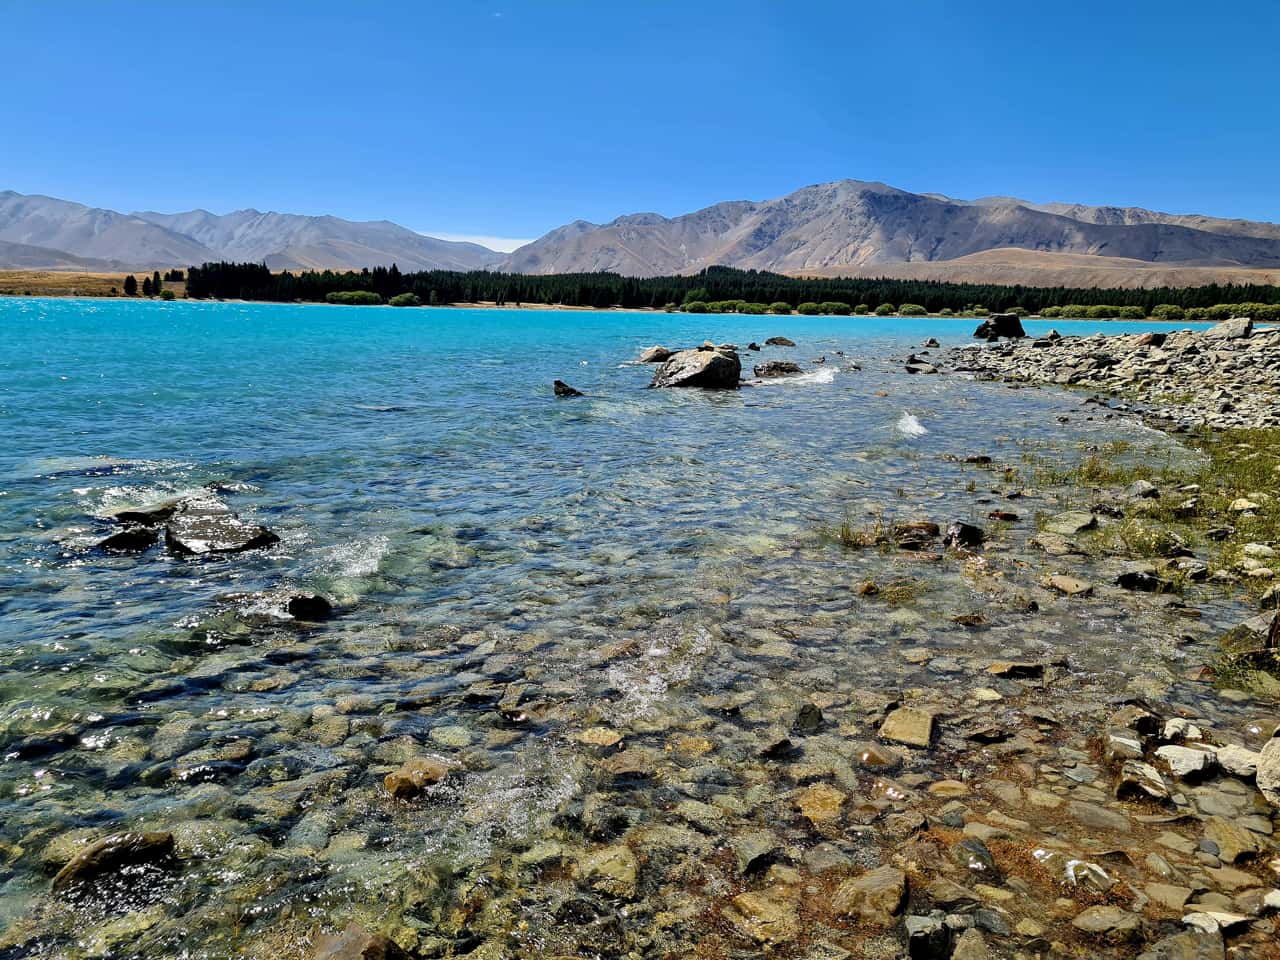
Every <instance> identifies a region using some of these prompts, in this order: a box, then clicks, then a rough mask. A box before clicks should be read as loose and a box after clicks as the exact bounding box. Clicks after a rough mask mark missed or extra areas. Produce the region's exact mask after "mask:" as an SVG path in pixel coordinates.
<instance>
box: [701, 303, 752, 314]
mask: <svg viewBox="0 0 1280 960" xmlns="http://www.w3.org/2000/svg"><path fill="white" fill-rule="evenodd" d="M742 307H743V301H741V300H712V301H711V302H710V303H708V304H707V313H741V312H742Z"/></svg>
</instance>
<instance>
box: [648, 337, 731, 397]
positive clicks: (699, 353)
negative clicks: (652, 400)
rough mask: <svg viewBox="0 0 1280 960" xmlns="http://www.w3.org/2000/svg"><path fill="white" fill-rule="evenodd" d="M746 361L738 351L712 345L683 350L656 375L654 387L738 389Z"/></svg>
mask: <svg viewBox="0 0 1280 960" xmlns="http://www.w3.org/2000/svg"><path fill="white" fill-rule="evenodd" d="M741 376H742V361H741V360H739V359H738V355H737V354H736V353H730V352H728V351H723V350H717V349H715V348H714V347H713V348H712V349H709V350H708V349H700V350H681V351H680V352H679V353H676V354H673V355H672V356H671V358H670V359H669V360H667V361H666V362H665V363H664V364H663V365H662V366H661V367H659V368H658V372H657V373H655V374H654V375H653V382H652V383H651V384H649V386H651V387H705V388H708V389H713V390H734V389H737V386H738V380H739V379H740V378H741Z"/></svg>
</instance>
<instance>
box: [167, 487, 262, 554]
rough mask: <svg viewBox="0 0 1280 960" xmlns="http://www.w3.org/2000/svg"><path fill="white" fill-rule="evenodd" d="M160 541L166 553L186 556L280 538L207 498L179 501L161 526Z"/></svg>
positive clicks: (237, 549)
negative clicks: (175, 509) (161, 538)
mask: <svg viewBox="0 0 1280 960" xmlns="http://www.w3.org/2000/svg"><path fill="white" fill-rule="evenodd" d="M164 542H165V546H167V547H168V548H169V552H170V553H174V554H177V555H178V556H186V557H189V556H206V555H209V554H218V553H242V552H243V551H245V550H257V549H259V548H261V547H269V546H271V545H272V544H275V543H279V542H280V538H279V537H278V536H276V535H275V534H274V533H272V532H271V531H270V530H268V529H267V528H266V527H264V526H261V525H260V524H256V523H252V522H250V521H248V520H242V519H241V518H240V517H239V516H237V515H236V514H234V513H232V512H231V509H230V508H229V507H228V506H227V505H226V504H224V503H223V502H222V501H220V500H217V499H214V498H212V497H210V498H208V499H201V500H189V501H187V502H186V503H184V504H182V506H181V507H180V508H179V509H178V511H177V512H176V513H175V514H174V515H173V516H172V517H170V518H169V521H168V522H167V523H166V524H165V526H164Z"/></svg>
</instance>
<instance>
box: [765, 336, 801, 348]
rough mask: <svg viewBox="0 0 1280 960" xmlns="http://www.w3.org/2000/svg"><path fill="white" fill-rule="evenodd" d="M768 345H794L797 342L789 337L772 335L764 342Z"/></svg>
mask: <svg viewBox="0 0 1280 960" xmlns="http://www.w3.org/2000/svg"><path fill="white" fill-rule="evenodd" d="M764 345H765V346H766V347H794V346H795V345H796V342H795V341H794V340H791V339H789V338H787V337H770V338H769V339H768V340H766V341H765V342H764Z"/></svg>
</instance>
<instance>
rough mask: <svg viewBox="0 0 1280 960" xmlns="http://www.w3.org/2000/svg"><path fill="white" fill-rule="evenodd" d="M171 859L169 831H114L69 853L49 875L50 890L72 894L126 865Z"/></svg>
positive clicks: (163, 862) (120, 871) (115, 875)
mask: <svg viewBox="0 0 1280 960" xmlns="http://www.w3.org/2000/svg"><path fill="white" fill-rule="evenodd" d="M172 862H173V834H172V833H143V832H138V831H129V832H127V833H114V834H112V835H111V836H109V837H103V838H102V839H101V840H98V841H97V842H95V843H91V844H89V846H87V847H85V848H84V849H83V850H81V851H80V852H79V853H77V854H76V855H75V856H74V857H72V858H71V861H70V862H69V863H68V864H67V865H66V866H64V867H63V868H62V869H61V870H59V871H58V873H57V876H55V877H54V878H53V892H54V893H56V894H62V895H66V896H74V895H75V894H78V893H82V892H85V891H87V890H89V889H91V888H92V887H93V886H94V885H95V884H97V883H98V882H100V881H104V880H111V879H115V878H118V877H119V876H121V875H122V874H124V873H125V872H126V871H128V870H129V869H130V868H137V867H142V866H151V867H163V866H166V865H169V864H171V863H172Z"/></svg>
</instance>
